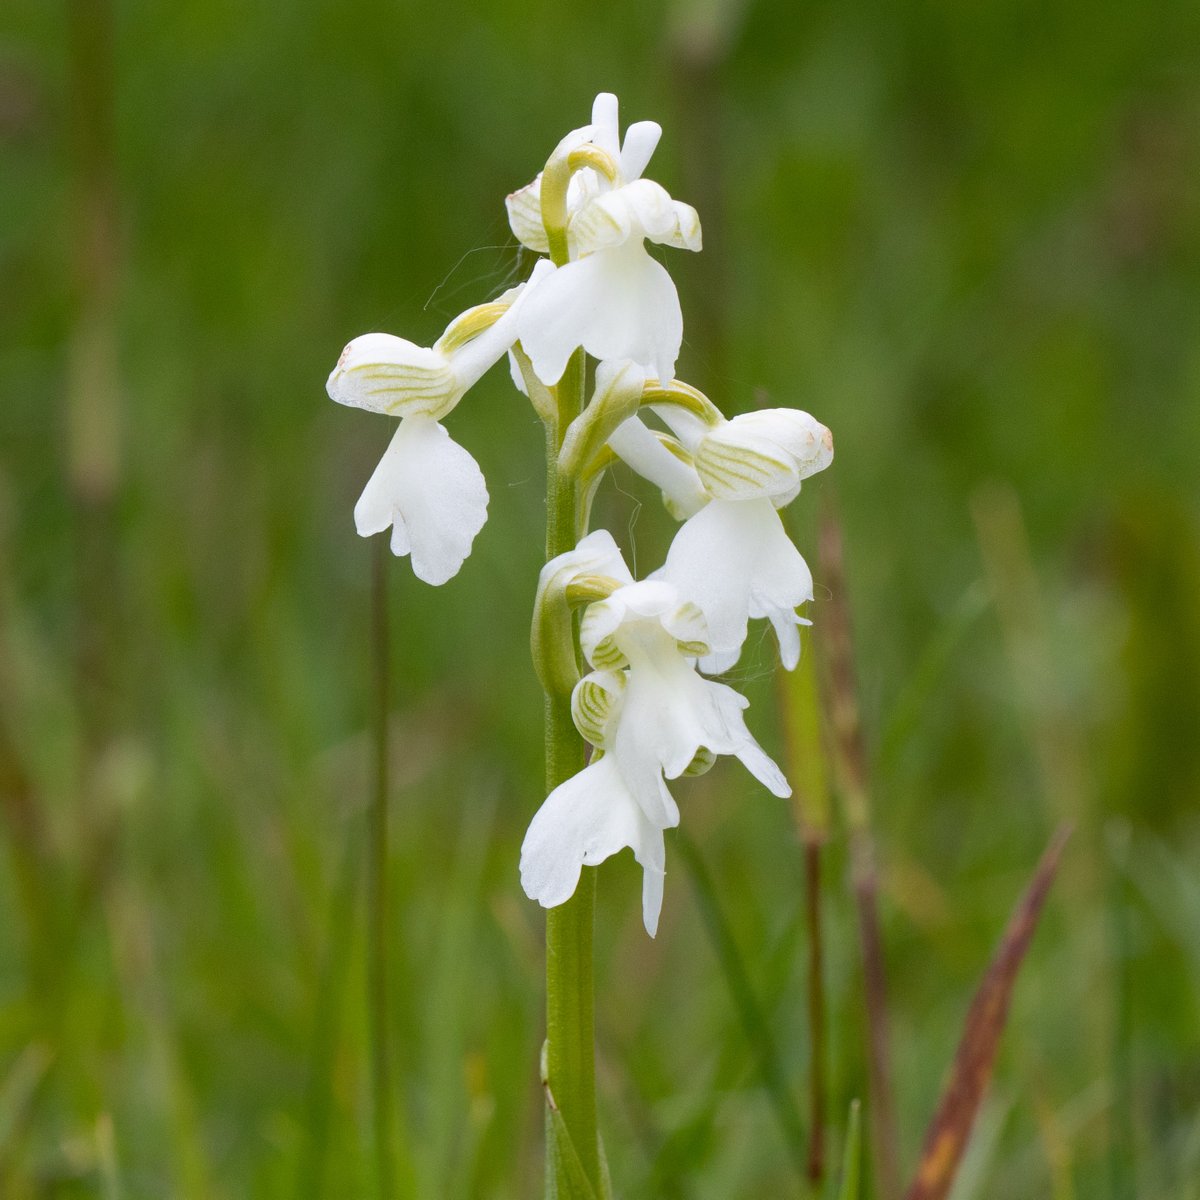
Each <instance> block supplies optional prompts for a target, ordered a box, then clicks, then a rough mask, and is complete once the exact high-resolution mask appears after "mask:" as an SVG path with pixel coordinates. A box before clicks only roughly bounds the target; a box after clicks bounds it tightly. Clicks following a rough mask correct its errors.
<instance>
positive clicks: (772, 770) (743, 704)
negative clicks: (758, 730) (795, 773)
mask: <svg viewBox="0 0 1200 1200" xmlns="http://www.w3.org/2000/svg"><path fill="white" fill-rule="evenodd" d="M697 678H699V677H698V676H697ZM701 682H702V683H703V685H704V688H705V691H706V693H707V699H708V703H709V704H710V705H711V713H712V716H713V718H714V724H713V731H714V733H713V740H712V741H706V742H705V743H704V745H705V746H706V747H707V748H708V749H710V750H713V751H715V752H716V753H717V754H732V755H733V756H734V757H735V758H737V759H738V760H739V761H740V762H741V764H742V766H744V767H745V768H746V770H747V771H749V772H750V774H751V775H753V776H754V778H755V779H757V780H758V782H759V783H761V784H762V785H763V787H765V788H766V789H767V791H769V792H770V793H771V794H772V795H774V796H778V797H779V798H780V799H781V800H786V799H787V798H788V796H790V795H791V794H792V789H791V785H790V784H789V783H788V781H787V779H786V778H784V774H783V772H782V771H781V770H780V769H779V766H778V764H777V763H776V762H775V760H774V759H772V758H771V757H770V755H768V754H767V752H766V751H765V750H764V749H763V748H762V747H761V746H760V745H759V744H758V742H756V741H755V740H754V737H753V736H752V735H751V733H750V730H749V729H747V728H746V718H745V717H744V716H742V713H743V711H744V710H745V709H746V708H748V707H749V703H750V702H749V701H748V700H747V699H746V697H745V696H743V695H742V694H741V693H740V692H735V691H734V690H733V688H731V687H727V686H726V685H725V684H723V683H717V682H715V681H714V680H711V679H704V680H702V681H701ZM717 729H721V730H723V731H725V732H726V733H727V735H728V737H729V740H728V741H727V742H726V743H725V745H723V746H722V745H715V744H714V742H715V740H716V737H715V732H716V730H717Z"/></svg>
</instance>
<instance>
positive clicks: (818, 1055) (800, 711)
mask: <svg viewBox="0 0 1200 1200" xmlns="http://www.w3.org/2000/svg"><path fill="white" fill-rule="evenodd" d="M776 683H777V687H778V698H779V709H780V713H781V716H782V726H783V742H784V753H785V755H786V761H787V774H788V778H789V779H790V780H791V781H792V813H793V816H794V818H795V822H796V829H797V833H798V834H799V838H800V843H801V846H802V848H803V855H804V919H805V929H806V933H807V935H808V938H807V941H808V963H807V967H808V974H807V981H806V1017H807V1021H808V1045H809V1054H810V1066H809V1077H808V1116H809V1135H808V1179H809V1182H810V1183H811V1184H812V1188H813V1191H814V1193H819V1189H820V1187H821V1184H822V1183H823V1181H824V1178H825V1170H826V1165H825V1164H826V1157H827V1149H826V1140H827V1133H826V1111H825V1110H826V1097H827V1092H828V1086H827V1066H826V1064H827V1061H828V1054H829V1049H828V1028H827V1023H826V1022H827V1018H826V1011H827V1009H826V1002H825V964H824V957H825V956H824V933H823V920H822V895H821V855H822V847H823V846H824V845H825V843H826V842H827V841H828V839H829V829H830V809H829V786H828V780H827V769H826V754H825V748H824V746H823V744H822V738H821V712H820V700H819V696H818V688H817V678H816V669H815V664H814V661H813V656H812V654H811V653H810V652H806V653H805V654H804V655H802V657H801V659H800V663H799V666H798V667H797V668H796V670H795V671H792V672H786V671H779V672H778V673H777V675H776Z"/></svg>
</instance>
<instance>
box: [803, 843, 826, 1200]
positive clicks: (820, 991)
mask: <svg viewBox="0 0 1200 1200" xmlns="http://www.w3.org/2000/svg"><path fill="white" fill-rule="evenodd" d="M804 911H805V917H806V919H807V922H808V996H807V1001H808V1039H809V1042H808V1044H809V1054H810V1056H811V1062H810V1064H809V1075H808V1124H809V1134H808V1178H809V1182H810V1183H811V1184H812V1185H813V1188H814V1190H815V1189H817V1188H819V1187H820V1186H821V1184H822V1182H823V1181H824V1179H825V1104H826V1094H827V1091H828V1085H827V1082H826V1065H825V1064H826V1058H827V1056H828V1053H829V1051H828V1048H827V1044H826V1043H827V1032H828V1031H827V1028H826V1008H825V962H824V959H825V953H824V939H823V936H822V932H821V843H820V842H819V841H808V842H805V844H804Z"/></svg>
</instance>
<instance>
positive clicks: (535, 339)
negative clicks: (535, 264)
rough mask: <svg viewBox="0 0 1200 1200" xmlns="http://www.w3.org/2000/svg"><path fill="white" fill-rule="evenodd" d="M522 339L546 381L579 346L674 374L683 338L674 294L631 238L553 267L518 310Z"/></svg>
mask: <svg viewBox="0 0 1200 1200" xmlns="http://www.w3.org/2000/svg"><path fill="white" fill-rule="evenodd" d="M518 329H519V337H520V341H521V345H522V346H523V347H524V349H525V352H526V353H527V354H528V355H529V357H530V359H531V360H532V362H533V368H534V370H535V371H536V372H537V376H538V378H539V379H541V380H542V381H543V382H544V383H546V384H548V385H553V384H556V383H557V382H558V381H559V379H561V378H562V373H563V371H564V370H565V369H566V365H567V360H568V359H569V358H570V357H571V355H572V354H573V353H574V352H575V350H576V349H577V348H578V347H579V346H583V348H584V349H585V350H586V351H587V352H588V353H589V354H591V355H592V356H593V357H595V358H599V359H606V358H629V359H632V360H633V361H634V362H636V363H637V364H638V365H639V366H641V367H642V368H643V369H645V370H646V371H647V372H650V373H657V374H658V376H659V378H667V379H669V378H670V377H671V376H672V375H673V374H674V372H675V360H676V358H677V357H678V356H679V347H680V343H681V342H682V340H683V315H682V313H681V312H680V309H679V295H678V293H677V292H676V290H675V284H674V283H673V282H672V280H671V277H670V275H668V274H667V272H666V270H665V269H664V268H663V267H662V265H661V264H659V263H657V262H655V261H654V259H652V258H651V257H650V255H649V254H647V253H646V250H645V247H644V246H643V245H642V243H641V242H640V241H639V240H638V239H632V240H630V241H627V242H626V243H625V244H624V245H621V246H617V247H616V248H614V249H611V250H604V251H600V252H598V253H595V254H589V255H588V256H587V257H586V258H582V259H579V260H578V261H577V262H572V263H567V265H566V266H564V267H560V268H559V269H558V270H557V271H556V272H555V273H554V274H553V275H551V276H550V277H549V278H547V279H546V280H545V281H544V282H543V283H541V284H540V285H539V286H538V287H537V288H536V289H534V290H533V291H532V292H531V294H530V295H529V297H528V299H527V300H526V302H525V304H524V305H523V306H522V308H521V310H520V316H519V319H518Z"/></svg>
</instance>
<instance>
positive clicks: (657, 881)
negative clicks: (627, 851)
mask: <svg viewBox="0 0 1200 1200" xmlns="http://www.w3.org/2000/svg"><path fill="white" fill-rule="evenodd" d="M634 853H635V856H636V857H637V860H638V862H639V863H641V865H642V923H643V924H644V925H645V926H646V932H647V933H648V934H649V935H650V936H651V937H654V935H655V934H656V933H657V932H658V918H659V915H660V914H661V913H662V902H663V880H664V879H665V878H666V874H667V847H666V844H665V842H664V841H663V834H662V830H661V829H656V828H655V827H654V826H650V832H649V833H648V834H647V835H646V837H645V838H644V840H643V843H642V849H641V853H640V854H638V852H637V851H635V852H634Z"/></svg>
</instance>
